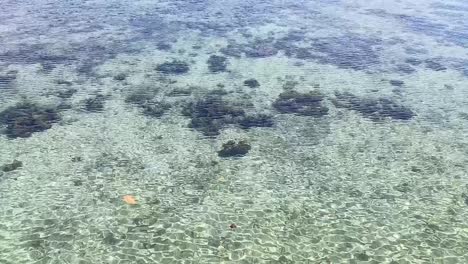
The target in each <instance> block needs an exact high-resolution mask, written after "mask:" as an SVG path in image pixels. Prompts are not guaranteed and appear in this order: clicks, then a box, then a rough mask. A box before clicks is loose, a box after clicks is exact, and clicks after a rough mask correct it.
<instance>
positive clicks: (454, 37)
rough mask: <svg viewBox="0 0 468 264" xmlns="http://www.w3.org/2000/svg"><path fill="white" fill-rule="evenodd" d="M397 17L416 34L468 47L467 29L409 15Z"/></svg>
mask: <svg viewBox="0 0 468 264" xmlns="http://www.w3.org/2000/svg"><path fill="white" fill-rule="evenodd" d="M396 17H397V18H398V19H400V20H402V21H403V22H404V23H405V24H406V26H407V27H408V28H410V29H411V30H412V31H414V32H417V33H421V34H424V35H427V36H432V37H437V38H440V39H441V40H444V41H447V42H450V43H452V44H455V45H459V46H464V47H466V46H468V31H467V29H466V28H465V27H455V28H450V27H449V26H448V25H445V24H442V23H435V22H432V21H430V20H429V19H427V18H423V17H415V16H409V15H396Z"/></svg>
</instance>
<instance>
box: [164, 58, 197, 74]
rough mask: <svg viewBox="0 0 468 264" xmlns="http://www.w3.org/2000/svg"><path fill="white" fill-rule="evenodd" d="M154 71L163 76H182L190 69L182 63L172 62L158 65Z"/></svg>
mask: <svg viewBox="0 0 468 264" xmlns="http://www.w3.org/2000/svg"><path fill="white" fill-rule="evenodd" d="M156 70H157V71H158V72H161V73H164V74H184V73H187V72H188V71H189V70H190V67H189V65H188V64H187V63H186V62H184V61H180V60H172V61H167V62H164V63H162V64H159V65H158V66H156Z"/></svg>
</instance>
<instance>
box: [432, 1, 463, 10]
mask: <svg viewBox="0 0 468 264" xmlns="http://www.w3.org/2000/svg"><path fill="white" fill-rule="evenodd" d="M431 7H432V8H434V9H441V10H450V11H457V12H468V5H465V4H460V5H457V4H446V3H441V2H438V3H433V4H431Z"/></svg>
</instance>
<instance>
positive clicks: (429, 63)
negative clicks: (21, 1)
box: [424, 58, 447, 71]
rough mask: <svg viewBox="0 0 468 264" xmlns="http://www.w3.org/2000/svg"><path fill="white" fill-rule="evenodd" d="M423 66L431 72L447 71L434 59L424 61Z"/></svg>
mask: <svg viewBox="0 0 468 264" xmlns="http://www.w3.org/2000/svg"><path fill="white" fill-rule="evenodd" d="M424 62H425V66H426V68H428V69H431V70H433V71H444V70H446V69H447V67H445V66H444V65H442V63H441V62H440V60H439V59H437V58H434V59H426V60H425V61H424Z"/></svg>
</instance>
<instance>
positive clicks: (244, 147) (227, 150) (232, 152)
mask: <svg viewBox="0 0 468 264" xmlns="http://www.w3.org/2000/svg"><path fill="white" fill-rule="evenodd" d="M251 148H252V147H251V146H250V145H249V144H248V143H247V142H246V141H243V140H241V141H239V142H236V141H234V140H229V141H228V142H226V143H224V144H223V148H222V149H221V150H220V151H218V156H220V157H222V158H227V157H242V156H245V155H246V154H247V153H248V152H249V151H250V149H251Z"/></svg>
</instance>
